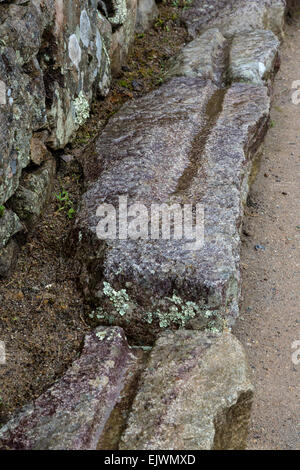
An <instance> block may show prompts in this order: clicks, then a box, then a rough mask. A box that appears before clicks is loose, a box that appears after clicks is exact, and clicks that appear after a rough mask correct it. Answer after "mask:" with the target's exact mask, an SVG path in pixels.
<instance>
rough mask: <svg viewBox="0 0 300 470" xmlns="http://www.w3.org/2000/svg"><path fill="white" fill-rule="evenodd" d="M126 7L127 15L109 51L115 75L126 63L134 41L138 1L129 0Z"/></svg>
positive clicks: (113, 36) (114, 33)
mask: <svg viewBox="0 0 300 470" xmlns="http://www.w3.org/2000/svg"><path fill="white" fill-rule="evenodd" d="M126 5H127V8H126V15H123V20H122V21H123V22H122V26H120V27H119V28H118V29H116V30H115V31H114V32H113V35H112V42H111V47H110V51H109V55H110V58H111V70H112V73H114V74H118V72H119V71H120V69H121V67H122V65H123V64H124V63H125V62H126V58H127V55H128V53H129V51H130V47H131V45H132V42H133V39H134V32H135V25H136V9H137V0H127V1H126Z"/></svg>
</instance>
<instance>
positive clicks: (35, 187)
mask: <svg viewBox="0 0 300 470" xmlns="http://www.w3.org/2000/svg"><path fill="white" fill-rule="evenodd" d="M55 168H56V164H55V160H54V159H52V158H51V159H49V160H47V161H46V162H45V163H44V164H43V165H42V166H41V167H40V168H39V169H38V170H36V171H33V172H30V173H25V174H24V176H23V179H22V181H21V183H20V186H19V187H18V189H17V191H16V193H15V195H14V196H13V197H12V199H11V202H10V204H11V207H12V208H13V210H14V211H15V213H16V214H17V215H18V216H19V218H20V219H21V220H22V221H24V223H25V224H26V226H27V227H28V228H32V227H33V225H34V224H35V223H36V222H37V220H38V218H39V216H40V215H41V213H42V210H43V208H44V206H45V204H46V202H47V201H48V199H49V196H50V194H51V190H52V186H53V181H54V175H55Z"/></svg>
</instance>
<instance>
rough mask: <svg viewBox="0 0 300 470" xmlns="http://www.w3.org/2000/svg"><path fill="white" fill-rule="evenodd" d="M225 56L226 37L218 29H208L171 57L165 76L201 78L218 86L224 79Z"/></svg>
mask: <svg viewBox="0 0 300 470" xmlns="http://www.w3.org/2000/svg"><path fill="white" fill-rule="evenodd" d="M227 56H228V43H227V41H226V39H225V38H224V36H222V34H221V33H220V31H219V30H218V29H216V28H215V29H209V30H208V31H206V32H205V33H203V34H202V35H201V36H199V37H197V38H196V39H194V41H192V42H190V43H189V44H188V45H187V46H185V47H184V48H183V49H182V51H181V52H180V54H179V55H178V56H177V57H176V58H175V60H174V59H173V61H172V62H174V63H173V64H172V66H171V67H170V70H169V72H168V74H167V77H174V76H179V77H181V76H185V77H192V78H202V79H204V80H212V81H213V82H214V83H215V84H216V85H219V86H220V85H222V83H223V81H224V73H225V69H226V65H227Z"/></svg>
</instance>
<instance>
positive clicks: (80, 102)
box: [73, 91, 90, 126]
mask: <svg viewBox="0 0 300 470" xmlns="http://www.w3.org/2000/svg"><path fill="white" fill-rule="evenodd" d="M73 104H74V109H75V122H76V124H78V125H79V126H82V124H84V123H85V121H86V120H87V118H88V117H89V115H90V104H89V102H88V100H87V98H86V97H85V95H84V93H83V91H81V92H80V93H79V95H78V97H77V98H76V99H75V100H74V102H73Z"/></svg>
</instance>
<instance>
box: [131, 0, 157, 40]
mask: <svg viewBox="0 0 300 470" xmlns="http://www.w3.org/2000/svg"><path fill="white" fill-rule="evenodd" d="M158 13H159V12H158V8H157V6H156V3H155V1H154V0H138V2H137V16H136V26H135V30H136V32H137V33H143V32H144V31H147V29H149V28H150V26H151V24H152V22H153V21H154V20H155V18H157V16H158Z"/></svg>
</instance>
